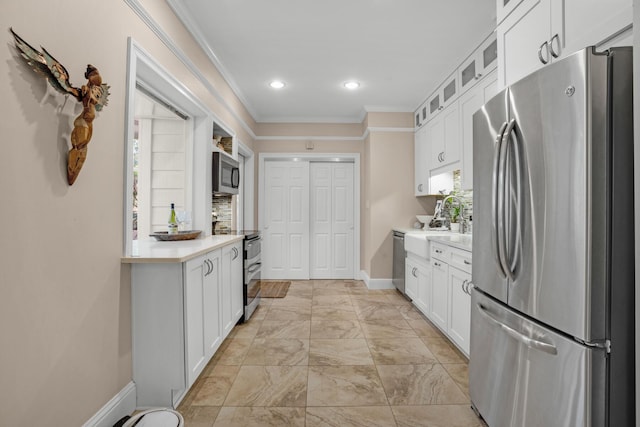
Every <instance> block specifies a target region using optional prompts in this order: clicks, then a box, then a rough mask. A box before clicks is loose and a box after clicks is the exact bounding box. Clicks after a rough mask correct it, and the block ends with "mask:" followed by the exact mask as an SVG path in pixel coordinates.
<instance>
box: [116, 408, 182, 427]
mask: <svg viewBox="0 0 640 427" xmlns="http://www.w3.org/2000/svg"><path fill="white" fill-rule="evenodd" d="M133 426H135V427H183V426H184V418H182V415H180V413H179V412H176V411H174V410H172V409H165V408H159V409H149V410H147V411H144V412H140V413H139V414H136V415H134V416H133V417H131V418H130V419H128V420H127V422H126V423H124V425H123V426H122V427H133Z"/></svg>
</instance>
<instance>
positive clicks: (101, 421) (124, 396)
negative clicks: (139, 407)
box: [82, 381, 136, 427]
mask: <svg viewBox="0 0 640 427" xmlns="http://www.w3.org/2000/svg"><path fill="white" fill-rule="evenodd" d="M135 409H136V385H135V383H134V382H133V381H131V382H130V383H129V384H127V385H126V386H124V388H123V389H122V390H120V391H119V392H118V394H116V395H115V396H113V398H112V399H111V400H110V401H108V402H107V403H106V404H105V405H104V406H103V407H102V408H101V409H100V410H99V411H98V412H96V413H95V415H94V416H93V417H91V418H90V419H89V420H88V421H87V422H86V423H84V424H83V426H82V427H113V425H114V424H115V423H117V422H118V420H120V419H121V418H122V417H124V416H126V415H131V414H133V411H135Z"/></svg>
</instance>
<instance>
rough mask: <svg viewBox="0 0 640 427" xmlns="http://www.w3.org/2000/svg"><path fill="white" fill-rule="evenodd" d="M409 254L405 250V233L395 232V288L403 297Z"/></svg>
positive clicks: (393, 280)
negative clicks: (405, 260) (406, 261)
mask: <svg viewBox="0 0 640 427" xmlns="http://www.w3.org/2000/svg"><path fill="white" fill-rule="evenodd" d="M406 257H407V252H406V251H405V250H404V233H403V232H401V231H394V232H393V279H392V282H393V286H395V287H396V288H397V289H398V290H399V291H400V292H402V295H404V296H406V294H405V293H404V259H405V258H406Z"/></svg>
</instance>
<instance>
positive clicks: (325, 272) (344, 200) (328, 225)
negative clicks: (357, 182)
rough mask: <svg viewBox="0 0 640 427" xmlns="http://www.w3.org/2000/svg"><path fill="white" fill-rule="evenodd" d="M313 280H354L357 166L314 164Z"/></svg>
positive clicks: (312, 197)
mask: <svg viewBox="0 0 640 427" xmlns="http://www.w3.org/2000/svg"><path fill="white" fill-rule="evenodd" d="M310 177H311V188H310V192H311V201H310V202H311V212H310V214H311V219H310V225H311V234H310V239H311V248H310V252H311V253H310V255H311V260H310V265H309V273H310V278H311V279H352V278H353V273H354V265H353V262H354V256H353V251H354V245H355V242H354V241H353V239H354V233H353V231H354V230H353V229H354V217H353V215H354V212H353V193H354V188H353V187H354V176H353V163H315V162H314V163H312V164H311V167H310Z"/></svg>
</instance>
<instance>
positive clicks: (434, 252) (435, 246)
mask: <svg viewBox="0 0 640 427" xmlns="http://www.w3.org/2000/svg"><path fill="white" fill-rule="evenodd" d="M450 249H451V248H449V246H447V245H443V244H440V243H436V242H434V241H431V258H435V259H439V260H441V261H444V262H446V263H448V262H449V251H450Z"/></svg>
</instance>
